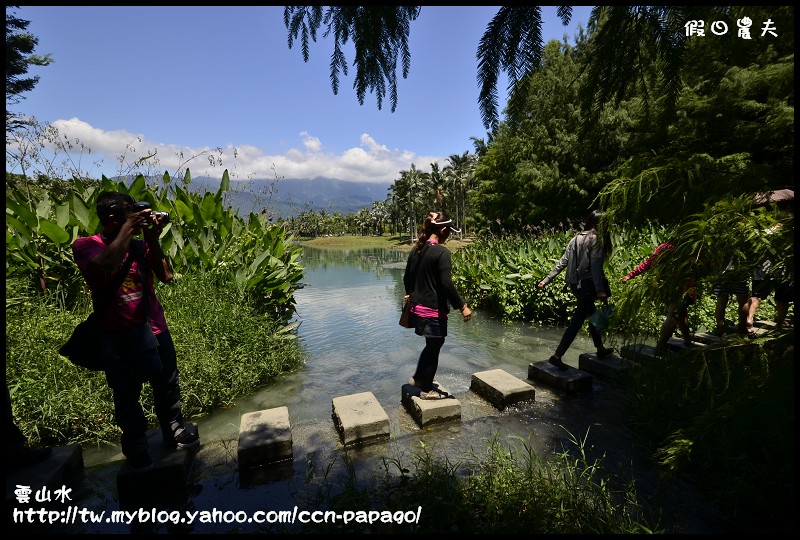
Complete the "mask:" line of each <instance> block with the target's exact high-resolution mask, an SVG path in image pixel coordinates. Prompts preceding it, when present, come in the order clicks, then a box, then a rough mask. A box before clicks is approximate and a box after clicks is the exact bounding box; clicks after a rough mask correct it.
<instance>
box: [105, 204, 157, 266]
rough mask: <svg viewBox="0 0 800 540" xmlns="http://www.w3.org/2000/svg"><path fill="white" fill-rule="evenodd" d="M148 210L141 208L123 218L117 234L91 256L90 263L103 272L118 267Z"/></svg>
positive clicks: (143, 223) (141, 225)
mask: <svg viewBox="0 0 800 540" xmlns="http://www.w3.org/2000/svg"><path fill="white" fill-rule="evenodd" d="M149 212H150V211H149V210H142V211H141V212H131V213H130V214H128V215H127V217H126V218H125V221H124V222H123V223H122V225H121V226H120V229H119V232H118V233H117V236H116V237H114V240H112V241H111V243H110V244H109V245H108V247H107V248H106V249H105V250H104V251H103V252H102V253H99V254H97V255H95V256H94V257H92V261H91V262H92V264H93V265H95V266H98V267H100V268H101V269H102V270H103V271H104V272H107V273H112V272H114V271H115V270H117V269H118V268H119V265H120V264H122V260H123V259H124V258H125V254H126V253H127V252H128V250H129V249H130V247H131V240H133V237H134V236H136V235H137V234H139V232H140V231H141V230H142V227H143V226H144V225H145V224H146V221H147V219H148V217H147V214H149Z"/></svg>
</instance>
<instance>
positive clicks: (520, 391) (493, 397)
mask: <svg viewBox="0 0 800 540" xmlns="http://www.w3.org/2000/svg"><path fill="white" fill-rule="evenodd" d="M469 388H470V390H472V391H473V392H475V393H476V394H478V395H480V396H481V397H483V398H484V399H486V400H487V401H488V402H489V403H491V404H492V405H494V406H495V407H497V408H498V409H500V410H501V411H502V410H503V409H505V408H506V407H508V406H509V405H513V404H515V403H519V402H520V401H528V400H532V399H534V398H535V397H536V391H535V390H534V388H533V386H531V385H530V384H528V383H526V382H525V381H523V380H522V379H518V378H517V377H514V376H513V375H511V374H510V373H508V372H506V371H503V370H502V369H490V370H489V371H479V372H477V373H473V374H472V383H471V385H470V387H469Z"/></svg>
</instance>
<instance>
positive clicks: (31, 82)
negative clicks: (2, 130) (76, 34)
mask: <svg viewBox="0 0 800 540" xmlns="http://www.w3.org/2000/svg"><path fill="white" fill-rule="evenodd" d="M15 7H16V6H7V7H6V49H5V51H6V54H5V57H6V134H8V132H13V131H15V130H16V129H18V128H19V127H21V126H22V125H24V124H25V123H26V122H25V120H24V119H22V118H20V116H19V115H16V114H14V113H12V112H11V111H9V110H8V109H9V107H8V106H9V105H16V104H17V103H19V102H20V101H22V100H23V99H25V96H23V95H22V94H24V93H26V92H30V91H31V90H33V89H34V87H35V86H36V85H37V84H38V82H39V77H38V75H37V76H33V77H25V75H27V74H28V69H29V68H30V67H31V66H47V65H49V64H50V63H51V62H52V61H53V60H52V58H51V57H50V55H49V54H46V55H44V56H40V55H38V54H34V49H35V48H36V45H38V44H39V38H37V37H36V36H34V35H33V34H31V33H30V32H27V31H26V30H27V28H28V25H29V24H30V21H27V20H25V19H20V18H19V17H17V16H16V14H15V13H14V12H13V8H15Z"/></svg>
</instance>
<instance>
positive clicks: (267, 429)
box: [237, 407, 292, 471]
mask: <svg viewBox="0 0 800 540" xmlns="http://www.w3.org/2000/svg"><path fill="white" fill-rule="evenodd" d="M237 456H238V459H239V470H240V471H241V470H242V469H249V468H251V467H259V466H261V465H269V464H272V463H276V462H278V461H285V460H291V459H292V424H291V422H290V421H289V408H288V407H275V408H274V409H264V410H262V411H254V412H249V413H246V414H243V415H242V420H241V423H240V424H239V446H238V450H237Z"/></svg>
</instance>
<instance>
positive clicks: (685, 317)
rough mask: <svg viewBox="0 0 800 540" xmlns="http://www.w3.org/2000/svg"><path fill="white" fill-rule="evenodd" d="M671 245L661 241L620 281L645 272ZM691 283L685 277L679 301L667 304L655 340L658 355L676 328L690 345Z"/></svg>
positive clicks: (664, 350) (692, 292)
mask: <svg viewBox="0 0 800 540" xmlns="http://www.w3.org/2000/svg"><path fill="white" fill-rule="evenodd" d="M673 247H674V246H673V245H672V244H671V243H670V242H662V243H661V244H659V245H658V247H656V249H655V251H653V253H652V254H651V255H650V256H649V257H647V258H646V259H645V260H643V261H642V262H641V263H640V264H639V265H638V266H637V267H636V268H634V269H633V270H631V271H630V272H629V273H628V274H627V275H625V276H624V277H622V278H620V282H622V283H625V282H626V281H628V280H631V279H633V278H635V277H636V276H638V275H639V274H641V273H643V272H646V271H647V270H649V269H650V267H651V266H653V263H655V262H656V260H657V259H658V257H659V255H661V254H662V253H663V252H665V251H667V250H670V249H673ZM693 283H694V282H693V280H692V279H691V278H689V279H687V280H686V287H685V288H684V290H683V298H682V299H681V300H680V302H673V303H672V304H670V306H669V309H668V311H667V316H666V318H665V319H664V323H663V324H662V325H661V332H660V333H659V336H658V341H657V342H656V348H655V353H656V354H657V355H659V356H661V355H663V354H664V353H665V352H666V350H667V342H669V338H670V337H672V334H673V333H674V332H675V329H676V328H677V329H678V330H680V333H681V337H682V338H683V344H684V346H686V347H691V346H692V334H691V330H690V329H689V306H691V305H692V304H694V302H695V296H696V292H695V288H694V284H693Z"/></svg>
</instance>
